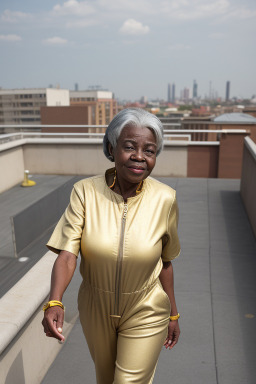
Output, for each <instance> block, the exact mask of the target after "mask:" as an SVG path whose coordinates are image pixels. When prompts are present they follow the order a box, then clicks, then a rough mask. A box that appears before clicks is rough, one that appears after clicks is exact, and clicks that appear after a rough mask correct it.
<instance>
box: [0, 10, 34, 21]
mask: <svg viewBox="0 0 256 384" xmlns="http://www.w3.org/2000/svg"><path fill="white" fill-rule="evenodd" d="M31 18H32V15H31V14H30V13H25V12H18V11H10V10H9V9H6V10H5V11H4V12H3V13H2V15H1V21H3V22H6V23H17V22H19V21H21V20H27V19H31Z"/></svg>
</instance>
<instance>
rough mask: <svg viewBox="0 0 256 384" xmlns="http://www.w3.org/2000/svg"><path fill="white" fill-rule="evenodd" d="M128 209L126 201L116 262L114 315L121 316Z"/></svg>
mask: <svg viewBox="0 0 256 384" xmlns="http://www.w3.org/2000/svg"><path fill="white" fill-rule="evenodd" d="M127 211H128V205H127V203H124V210H123V216H122V222H121V234H120V242H119V252H118V257H117V264H116V284H115V307H114V315H111V316H112V317H121V316H120V314H119V304H120V303H119V302H120V285H121V273H122V264H123V255H124V230H125V223H126V216H127Z"/></svg>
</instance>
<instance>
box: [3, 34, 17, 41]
mask: <svg viewBox="0 0 256 384" xmlns="http://www.w3.org/2000/svg"><path fill="white" fill-rule="evenodd" d="M0 40H1V41H21V40H22V38H21V37H20V36H18V35H0Z"/></svg>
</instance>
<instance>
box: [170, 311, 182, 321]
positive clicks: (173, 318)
mask: <svg viewBox="0 0 256 384" xmlns="http://www.w3.org/2000/svg"><path fill="white" fill-rule="evenodd" d="M179 318H180V314H179V313H177V314H176V315H173V314H172V315H171V316H169V319H170V321H175V320H178V319H179Z"/></svg>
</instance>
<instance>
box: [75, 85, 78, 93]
mask: <svg viewBox="0 0 256 384" xmlns="http://www.w3.org/2000/svg"><path fill="white" fill-rule="evenodd" d="M75 91H78V83H75Z"/></svg>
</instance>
